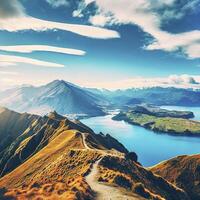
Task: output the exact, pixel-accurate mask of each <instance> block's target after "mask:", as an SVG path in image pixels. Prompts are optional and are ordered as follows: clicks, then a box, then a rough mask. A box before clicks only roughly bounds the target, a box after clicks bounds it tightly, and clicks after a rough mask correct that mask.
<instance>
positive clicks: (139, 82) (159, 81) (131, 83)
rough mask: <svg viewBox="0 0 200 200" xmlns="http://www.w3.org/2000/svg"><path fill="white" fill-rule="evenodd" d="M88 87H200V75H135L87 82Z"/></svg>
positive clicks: (113, 88)
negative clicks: (122, 78) (120, 78)
mask: <svg viewBox="0 0 200 200" xmlns="http://www.w3.org/2000/svg"><path fill="white" fill-rule="evenodd" d="M85 86H87V87H97V88H106V89H111V90H115V89H128V88H148V87H157V86H160V87H177V88H193V89H200V76H192V75H187V74H183V75H170V76H168V77H133V78H130V79H125V80H119V81H113V82H103V81H102V82H95V83H91V84H89V83H87V85H85Z"/></svg>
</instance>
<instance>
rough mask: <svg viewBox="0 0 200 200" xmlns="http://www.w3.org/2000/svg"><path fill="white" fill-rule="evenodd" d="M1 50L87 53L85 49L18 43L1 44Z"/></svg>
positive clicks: (81, 54)
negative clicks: (14, 44) (15, 44)
mask: <svg viewBox="0 0 200 200" xmlns="http://www.w3.org/2000/svg"><path fill="white" fill-rule="evenodd" d="M0 50H2V51H8V52H20V53H31V52H33V51H48V52H56V53H63V54H71V55H79V56H83V55H85V53H86V52H85V51H81V50H77V49H69V48H61V47H54V46H47V45H17V46H0Z"/></svg>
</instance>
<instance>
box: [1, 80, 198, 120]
mask: <svg viewBox="0 0 200 200" xmlns="http://www.w3.org/2000/svg"><path fill="white" fill-rule="evenodd" d="M142 103H146V104H153V105H158V106H160V105H173V106H200V91H199V90H191V89H180V88H161V87H152V88H143V89H127V90H116V91H110V90H106V89H102V90H100V89H91V88H83V87H79V86H77V85H74V84H71V83H69V82H66V81H63V80H55V81H53V82H51V83H49V84H46V85H44V86H41V87H33V86H21V87H17V88H13V89H9V90H6V91H3V92H0V105H1V106H4V107H7V108H9V109H12V110H15V111H17V112H29V113H34V114H42V115H44V114H46V113H48V112H50V111H53V110H55V111H57V112H58V113H60V114H62V115H69V114H71V115H75V116H79V117H80V116H100V115H104V114H105V112H106V110H107V109H115V108H122V107H131V106H133V105H136V104H142Z"/></svg>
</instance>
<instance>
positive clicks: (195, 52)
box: [183, 43, 200, 59]
mask: <svg viewBox="0 0 200 200" xmlns="http://www.w3.org/2000/svg"><path fill="white" fill-rule="evenodd" d="M183 51H184V53H185V54H187V55H188V56H189V58H191V59H194V58H200V43H197V44H191V45H189V46H188V47H187V48H185V49H184V50H183Z"/></svg>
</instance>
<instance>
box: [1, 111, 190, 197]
mask: <svg viewBox="0 0 200 200" xmlns="http://www.w3.org/2000/svg"><path fill="white" fill-rule="evenodd" d="M0 119H4V120H2V121H1V120H0V122H1V125H0V127H1V129H0V141H3V142H1V145H0V148H1V150H0V199H41V198H42V199H49V200H54V199H74V200H84V199H88V200H89V199H91V200H92V199H98V195H99V196H101V195H103V196H105V195H106V196H107V195H111V196H114V198H113V199H117V198H115V197H116V196H117V195H120V196H122V197H126V198H122V199H130V200H135V199H138V200H145V199H152V200H163V199H166V200H172V199H173V200H180V199H181V200H190V198H189V194H187V193H186V192H185V191H184V190H182V189H180V188H179V187H177V186H175V185H173V184H171V183H169V182H167V181H166V180H165V179H164V178H161V177H160V176H157V175H155V174H154V173H152V172H151V171H149V170H148V169H145V168H144V167H143V166H141V165H140V164H139V163H138V162H137V156H134V158H133V159H132V158H131V155H136V154H135V153H134V152H132V154H131V153H130V152H128V150H127V149H126V148H125V147H124V146H123V145H122V144H120V143H119V142H118V141H117V140H115V139H114V138H112V137H111V136H110V135H104V134H102V133H100V134H95V133H94V132H93V131H92V130H91V129H90V128H89V127H87V126H85V125H84V124H82V123H81V122H80V121H77V120H75V121H71V120H69V119H68V118H66V117H64V116H62V115H59V114H58V113H56V112H51V113H49V114H48V115H46V116H43V117H42V116H38V115H30V114H27V113H25V114H19V113H16V112H14V111H11V110H8V109H5V108H1V109H0ZM5 132H6V135H7V136H9V137H10V140H9V141H8V140H5V141H4V137H5ZM88 177H90V181H88V179H89V178H88ZM91 177H92V178H91ZM105 183H106V184H105ZM95 185H96V186H97V187H93V186H95ZM98 186H100V188H102V187H103V188H108V187H109V188H110V190H109V194H108V193H107V190H104V189H102V190H100V194H99V193H97V194H96V193H95V192H96V190H95V189H96V188H98ZM113 186H114V187H113ZM116 191H117V192H116ZM116 193H117V194H116Z"/></svg>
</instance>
